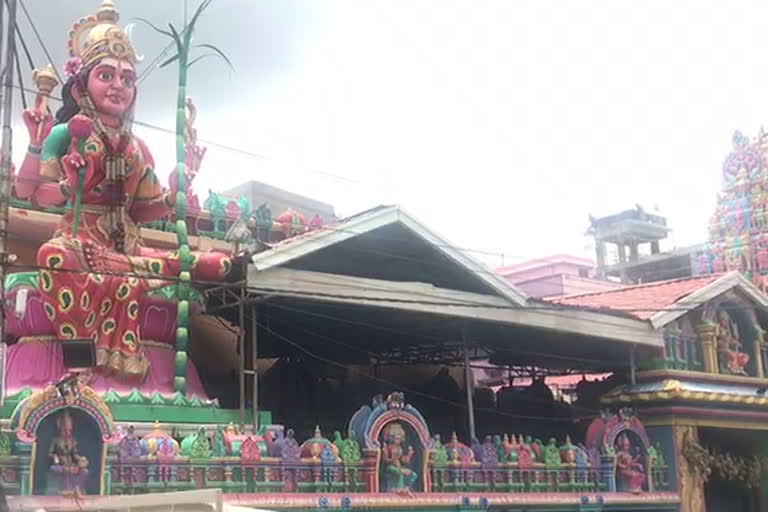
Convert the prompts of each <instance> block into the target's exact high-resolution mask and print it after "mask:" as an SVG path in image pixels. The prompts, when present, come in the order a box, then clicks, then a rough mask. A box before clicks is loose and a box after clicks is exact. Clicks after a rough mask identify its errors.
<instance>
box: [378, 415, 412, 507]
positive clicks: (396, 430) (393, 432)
mask: <svg viewBox="0 0 768 512" xmlns="http://www.w3.org/2000/svg"><path fill="white" fill-rule="evenodd" d="M404 442H405V430H404V429H403V426H402V425H400V424H399V423H392V424H391V425H389V426H387V427H386V429H385V430H384V443H385V444H384V447H383V448H382V450H381V462H382V469H383V470H384V482H385V485H384V491H386V492H393V491H394V492H405V493H407V492H410V491H412V490H413V488H412V487H413V485H414V483H416V479H417V478H418V477H419V475H418V473H416V472H415V471H413V470H412V469H410V468H409V467H408V466H409V465H410V464H411V461H412V460H413V455H414V450H413V447H412V446H410V447H408V449H407V450H406V448H405V446H404Z"/></svg>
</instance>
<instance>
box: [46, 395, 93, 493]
mask: <svg viewBox="0 0 768 512" xmlns="http://www.w3.org/2000/svg"><path fill="white" fill-rule="evenodd" d="M56 427H57V429H58V435H57V436H56V437H55V438H54V439H53V441H52V442H51V449H50V452H49V454H48V456H49V458H50V462H51V466H50V468H51V472H52V473H53V474H54V475H56V477H57V478H58V480H59V490H60V492H61V493H62V494H74V495H79V494H80V492H81V489H82V487H84V484H85V479H86V478H87V477H88V459H87V458H85V457H83V456H81V455H80V453H79V452H78V450H77V441H76V440H75V437H74V425H73V422H72V416H71V415H70V414H69V411H67V410H64V412H63V413H61V414H60V415H59V417H58V418H56Z"/></svg>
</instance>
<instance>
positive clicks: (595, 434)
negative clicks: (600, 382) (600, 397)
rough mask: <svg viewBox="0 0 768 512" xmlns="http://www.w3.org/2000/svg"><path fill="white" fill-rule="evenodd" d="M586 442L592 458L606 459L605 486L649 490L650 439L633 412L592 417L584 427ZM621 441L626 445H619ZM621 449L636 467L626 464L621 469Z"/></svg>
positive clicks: (622, 455) (622, 490) (622, 463)
mask: <svg viewBox="0 0 768 512" xmlns="http://www.w3.org/2000/svg"><path fill="white" fill-rule="evenodd" d="M625 439H626V441H625ZM586 441H587V443H586V447H587V452H588V453H589V454H590V457H592V458H593V461H595V462H596V461H597V460H600V459H599V458H600V457H602V458H603V459H610V464H611V465H610V470H609V471H610V475H606V476H608V477H609V481H607V482H605V483H606V484H607V488H608V489H610V490H613V491H619V492H641V491H649V490H650V491H652V490H653V483H652V479H651V466H652V463H653V461H651V460H650V457H649V456H648V453H649V448H650V447H651V440H650V438H649V437H648V433H647V432H646V430H645V426H644V425H643V423H642V422H641V421H640V419H639V418H638V417H637V416H635V414H634V412H633V411H631V410H629V409H622V410H620V411H619V412H618V413H616V414H608V413H604V414H603V415H602V416H601V417H600V418H596V419H595V420H593V422H592V424H591V425H590V426H589V428H588V429H587V439H586ZM625 443H628V446H626V447H624V446H622V445H623V444H625ZM624 451H626V453H628V454H629V457H630V458H631V459H632V460H634V461H635V462H637V463H639V466H637V467H628V469H626V470H624V471H623V470H622V467H623V466H624V462H626V459H622V458H623V457H625V453H623V452H624ZM595 457H597V459H595ZM635 473H637V474H635ZM632 480H634V482H632Z"/></svg>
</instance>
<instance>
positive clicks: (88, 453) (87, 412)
mask: <svg viewBox="0 0 768 512" xmlns="http://www.w3.org/2000/svg"><path fill="white" fill-rule="evenodd" d="M65 411H66V412H68V413H69V414H70V416H71V417H72V420H73V436H74V438H75V440H76V441H77V444H78V451H79V452H80V455H82V456H84V457H86V458H87V459H88V477H87V479H86V482H85V484H84V488H83V489H81V490H82V491H83V492H86V493H88V494H103V491H104V461H105V459H106V453H107V445H108V444H110V443H112V442H113V441H114V440H115V437H116V436H115V432H114V421H113V419H112V414H111V412H110V410H109V406H108V405H107V404H106V403H105V402H104V401H103V400H102V399H101V397H100V396H99V395H98V394H97V393H96V392H95V391H93V390H92V389H91V388H89V387H87V386H81V387H78V388H77V390H76V392H75V393H66V394H62V393H60V392H59V390H58V389H57V388H56V387H55V386H48V387H47V388H46V389H44V390H42V391H39V392H37V393H34V394H32V395H30V396H29V397H28V398H27V399H26V400H24V401H22V402H21V403H19V405H18V406H17V407H16V410H15V411H14V413H13V415H12V419H11V426H12V428H14V430H15V431H16V437H17V438H18V440H19V441H20V442H21V443H24V444H29V445H31V446H32V457H31V461H30V466H31V467H30V476H29V479H30V482H29V485H30V488H31V489H33V493H34V494H47V493H49V492H51V489H53V488H54V486H52V485H50V484H49V482H48V479H49V477H50V476H51V475H50V472H49V468H50V465H51V464H50V460H49V454H50V449H51V443H52V442H53V440H54V439H55V437H56V435H57V425H56V421H57V417H58V416H59V415H61V414H63V413H64V412H65Z"/></svg>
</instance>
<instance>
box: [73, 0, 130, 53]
mask: <svg viewBox="0 0 768 512" xmlns="http://www.w3.org/2000/svg"><path fill="white" fill-rule="evenodd" d="M119 20H120V13H119V12H118V11H117V8H116V7H115V4H114V3H113V2H112V0H104V1H103V2H102V4H101V8H100V9H99V11H98V12H97V13H96V14H95V15H91V16H87V17H84V18H80V19H79V20H77V21H76V22H75V23H74V24H73V25H72V28H71V29H70V32H69V56H70V57H71V58H79V59H80V61H81V62H82V66H84V67H85V66H88V65H90V64H93V63H94V62H97V61H99V60H101V59H103V58H106V57H113V58H116V59H122V60H128V61H130V62H131V63H136V61H137V60H138V59H137V57H136V51H135V49H134V48H133V44H132V43H131V41H130V39H129V38H128V35H127V34H126V32H125V30H123V28H122V27H121V26H120V25H118V24H117V22H118V21H119Z"/></svg>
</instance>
